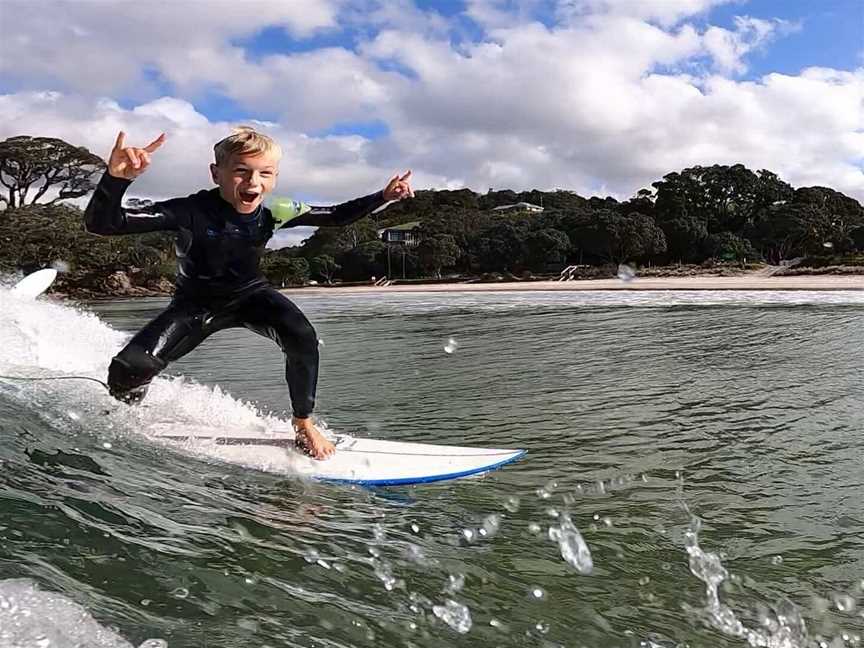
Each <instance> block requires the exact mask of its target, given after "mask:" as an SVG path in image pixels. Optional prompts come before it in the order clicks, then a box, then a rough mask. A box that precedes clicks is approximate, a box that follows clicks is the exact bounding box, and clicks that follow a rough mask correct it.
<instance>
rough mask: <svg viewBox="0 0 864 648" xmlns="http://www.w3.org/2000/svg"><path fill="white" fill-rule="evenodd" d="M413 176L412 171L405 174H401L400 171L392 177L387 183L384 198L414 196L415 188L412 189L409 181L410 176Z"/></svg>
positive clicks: (400, 198) (389, 199) (395, 198)
mask: <svg viewBox="0 0 864 648" xmlns="http://www.w3.org/2000/svg"><path fill="white" fill-rule="evenodd" d="M410 177H411V172H410V171H408V172H407V173H406V174H404V175H401V176H400V175H399V174H398V173H397V174H396V175H394V176H393V177H392V178H390V181H389V182H388V183H387V186H386V187H384V200H386V201H388V202H389V201H391V200H402V199H403V198H413V197H414V190H413V189H411V184H410V183H409V180H408V179H409V178H410Z"/></svg>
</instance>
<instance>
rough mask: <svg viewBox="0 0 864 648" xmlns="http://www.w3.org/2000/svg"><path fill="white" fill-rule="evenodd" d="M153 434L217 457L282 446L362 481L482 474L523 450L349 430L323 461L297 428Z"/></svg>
mask: <svg viewBox="0 0 864 648" xmlns="http://www.w3.org/2000/svg"><path fill="white" fill-rule="evenodd" d="M152 436H153V437H155V438H158V439H162V440H165V441H168V442H171V443H179V444H184V445H187V446H190V447H194V448H196V449H199V450H201V449H206V448H207V447H208V446H210V447H215V448H218V449H219V450H220V452H219V453H218V456H221V457H223V458H230V455H231V451H232V450H236V451H237V452H236V455H237V458H238V459H239V458H240V457H241V456H242V457H244V458H245V459H246V460H248V458H249V456H250V451H253V452H254V451H257V452H259V453H261V454H262V456H267V453H273V452H274V451H277V452H279V451H281V452H284V453H287V454H288V455H289V457H290V458H293V459H296V461H295V462H294V463H293V466H294V467H295V469H297V472H298V473H300V474H302V475H303V476H307V477H311V478H312V479H315V480H320V481H326V482H336V483H343V484H357V485H362V486H404V485H410V484H424V483H430V482H438V481H445V480H451V479H460V478H463V477H475V476H480V475H483V474H485V473H488V472H489V471H492V470H495V469H496V468H500V467H501V466H504V465H506V464H508V463H511V462H513V461H516V460H517V459H519V458H520V457H522V455H524V454H525V450H520V449H512V448H472V447H467V446H451V445H433V444H427V443H415V442H404V441H382V440H378V439H366V438H357V437H353V436H350V435H347V434H336V435H332V434H330V435H328V436H329V437H330V439H331V441H332V442H333V443H334V444H335V445H336V454H334V455H333V456H332V457H330V458H329V459H324V460H321V461H318V460H315V459H311V458H309V457H306V456H305V455H303V454H302V453H301V452H300V451H298V450H296V449H295V447H294V433H293V431H290V432H289V431H276V432H254V431H237V432H231V433H222V432H219V431H215V430H214V431H208V430H183V431H178V430H177V429H176V428H175V429H173V430H165V431H159V432H155V433H154V434H152Z"/></svg>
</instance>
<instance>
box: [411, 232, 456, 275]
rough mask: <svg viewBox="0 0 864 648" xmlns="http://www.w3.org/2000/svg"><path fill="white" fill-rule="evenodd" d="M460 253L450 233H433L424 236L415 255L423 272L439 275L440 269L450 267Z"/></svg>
mask: <svg viewBox="0 0 864 648" xmlns="http://www.w3.org/2000/svg"><path fill="white" fill-rule="evenodd" d="M461 254H462V250H461V249H460V248H459V246H458V245H457V244H456V239H455V238H453V236H451V235H450V234H434V235H432V236H428V237H424V238H423V239H421V241H420V243H419V244H418V245H417V256H418V258H419V261H420V267H421V268H422V269H423V271H424V272H427V273H432V274H434V275H435V276H436V277H438V278H440V277H441V269H442V268H446V267H452V266H454V265H455V264H456V260H457V259H458V258H459V256H460V255H461Z"/></svg>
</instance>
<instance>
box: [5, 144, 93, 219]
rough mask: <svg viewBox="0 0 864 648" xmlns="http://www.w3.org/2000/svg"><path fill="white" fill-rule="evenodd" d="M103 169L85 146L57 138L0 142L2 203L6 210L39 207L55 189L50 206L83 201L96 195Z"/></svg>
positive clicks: (49, 201)
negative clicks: (73, 199)
mask: <svg viewBox="0 0 864 648" xmlns="http://www.w3.org/2000/svg"><path fill="white" fill-rule="evenodd" d="M104 169H105V162H104V161H103V160H102V159H101V158H100V157H99V156H97V155H94V154H93V153H91V152H90V151H88V150H87V149H86V148H84V147H83V146H73V145H72V144H69V143H68V142H64V141H63V140H62V139H57V138H54V137H29V136H27V135H19V136H17V137H10V138H9V139H6V140H3V141H2V142H0V185H2V187H3V189H2V190H0V203H5V205H6V208H7V209H14V208H16V207H21V206H23V205H27V204H31V205H32V204H36V203H38V202H39V201H40V200H41V199H42V198H43V197H44V196H45V194H46V193H47V192H48V191H49V190H52V189H56V190H57V196H56V197H55V198H52V199H51V200H48V201H45V202H46V203H47V204H53V203H56V202H58V201H60V200H66V199H69V198H80V197H81V196H84V195H86V194H88V193H90V192H91V191H93V188H94V187H95V181H96V175H97V174H99V173H100V172H102V171H103V170H104ZM4 190H5V191H4Z"/></svg>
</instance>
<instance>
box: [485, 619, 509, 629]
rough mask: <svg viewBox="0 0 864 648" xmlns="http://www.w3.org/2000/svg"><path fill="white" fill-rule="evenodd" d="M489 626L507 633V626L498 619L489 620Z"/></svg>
mask: <svg viewBox="0 0 864 648" xmlns="http://www.w3.org/2000/svg"><path fill="white" fill-rule="evenodd" d="M489 625H490V626H492V627H493V628H498V629H499V630H504V631H505V632H506V630H507V624H506V623H504V622H502V621H499V620H498V619H489Z"/></svg>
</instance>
